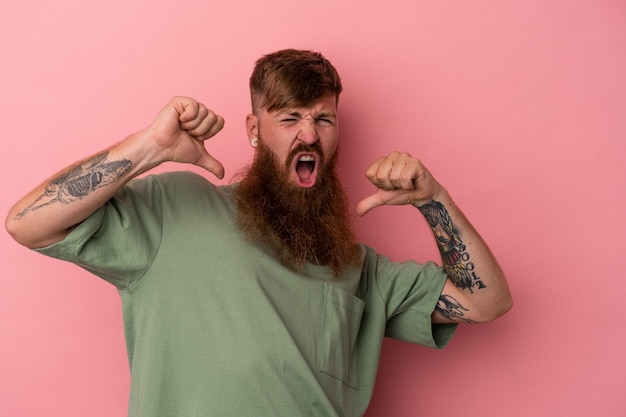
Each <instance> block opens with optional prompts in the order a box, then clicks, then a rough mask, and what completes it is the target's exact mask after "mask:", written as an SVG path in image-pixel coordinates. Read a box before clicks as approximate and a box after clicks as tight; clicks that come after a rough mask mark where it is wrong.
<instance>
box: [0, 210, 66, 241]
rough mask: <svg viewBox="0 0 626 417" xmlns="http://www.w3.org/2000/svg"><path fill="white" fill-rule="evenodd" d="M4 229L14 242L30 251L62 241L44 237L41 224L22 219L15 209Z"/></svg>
mask: <svg viewBox="0 0 626 417" xmlns="http://www.w3.org/2000/svg"><path fill="white" fill-rule="evenodd" d="M4 228H5V230H6V231H7V233H8V234H9V235H10V236H11V237H12V238H13V240H15V241H16V242H17V243H19V244H20V245H22V246H25V247H27V248H29V249H37V248H42V247H44V246H48V245H50V244H52V243H54V242H55V241H58V240H60V238H58V237H56V236H45V235H43V234H42V233H41V232H40V230H41V229H42V227H41V225H40V224H37V223H35V222H32V221H30V220H27V219H25V218H23V217H20V215H19V214H16V213H15V212H14V210H13V209H12V210H11V211H9V214H8V215H7V218H6V219H5V221H4Z"/></svg>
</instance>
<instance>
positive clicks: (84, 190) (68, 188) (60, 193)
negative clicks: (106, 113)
mask: <svg viewBox="0 0 626 417" xmlns="http://www.w3.org/2000/svg"><path fill="white" fill-rule="evenodd" d="M108 154H109V152H108V151H105V152H103V153H101V154H99V155H97V156H95V157H94V158H92V159H90V160H88V161H86V162H83V163H81V164H80V165H78V166H76V167H75V168H72V169H70V170H69V171H67V172H65V173H63V174H61V175H59V176H58V177H56V178H55V179H53V180H52V181H50V182H49V183H48V185H46V188H45V191H44V193H43V194H42V195H40V196H39V197H37V199H36V200H35V201H33V202H32V203H31V204H30V205H29V206H28V207H26V208H25V209H24V210H22V211H21V212H20V213H19V214H17V216H16V217H17V218H21V217H24V216H25V215H26V214H28V213H29V212H31V211H35V210H38V209H40V208H42V207H45V206H49V205H50V204H54V203H62V204H69V203H72V202H74V201H77V200H81V199H83V198H85V197H86V196H88V195H89V194H91V193H92V192H93V191H95V190H97V189H98V188H100V187H104V186H105V185H108V184H111V183H113V182H115V181H116V180H118V179H119V178H120V177H122V176H123V175H124V174H125V173H126V172H128V171H129V170H130V168H131V166H132V162H130V161H129V160H127V159H122V160H121V161H111V162H106V159H107V156H108Z"/></svg>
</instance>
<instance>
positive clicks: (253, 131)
mask: <svg viewBox="0 0 626 417" xmlns="http://www.w3.org/2000/svg"><path fill="white" fill-rule="evenodd" d="M246 133H247V134H248V139H249V140H251V139H252V138H256V137H258V136H259V119H258V117H257V116H255V115H254V114H249V115H247V116H246Z"/></svg>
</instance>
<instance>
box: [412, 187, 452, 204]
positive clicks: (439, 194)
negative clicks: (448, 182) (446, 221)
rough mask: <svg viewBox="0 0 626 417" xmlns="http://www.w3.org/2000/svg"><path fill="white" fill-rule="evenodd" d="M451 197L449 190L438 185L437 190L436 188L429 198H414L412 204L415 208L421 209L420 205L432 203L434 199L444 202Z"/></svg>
mask: <svg viewBox="0 0 626 417" xmlns="http://www.w3.org/2000/svg"><path fill="white" fill-rule="evenodd" d="M449 199H450V198H449V196H448V192H447V191H446V189H445V188H443V187H441V186H439V187H437V190H435V191H434V192H433V193H432V195H431V196H430V197H429V198H425V199H419V200H414V201H413V202H411V204H412V205H413V206H414V207H415V208H418V209H419V208H420V207H422V206H424V205H426V204H430V203H432V202H433V201H439V202H444V201H448V200H449Z"/></svg>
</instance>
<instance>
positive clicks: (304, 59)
mask: <svg viewBox="0 0 626 417" xmlns="http://www.w3.org/2000/svg"><path fill="white" fill-rule="evenodd" d="M341 90H342V86H341V79H340V78H339V74H338V73H337V70H336V69H335V67H333V65H332V64H331V63H330V61H328V60H327V59H326V58H324V56H323V55H322V54H320V53H319V52H312V51H305V50H297V49H284V50H281V51H276V52H273V53H270V54H267V55H264V56H262V57H261V58H259V59H258V60H257V62H256V65H255V67H254V70H253V72H252V76H251V77H250V95H251V98H252V111H253V112H254V113H255V114H256V112H257V111H258V109H261V108H263V109H265V110H267V111H273V110H279V109H283V108H286V107H292V106H293V107H304V106H308V105H311V104H312V103H314V102H315V101H317V100H319V99H320V98H322V97H324V96H327V95H329V94H334V95H335V97H336V98H337V100H339V94H340V93H341Z"/></svg>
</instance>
